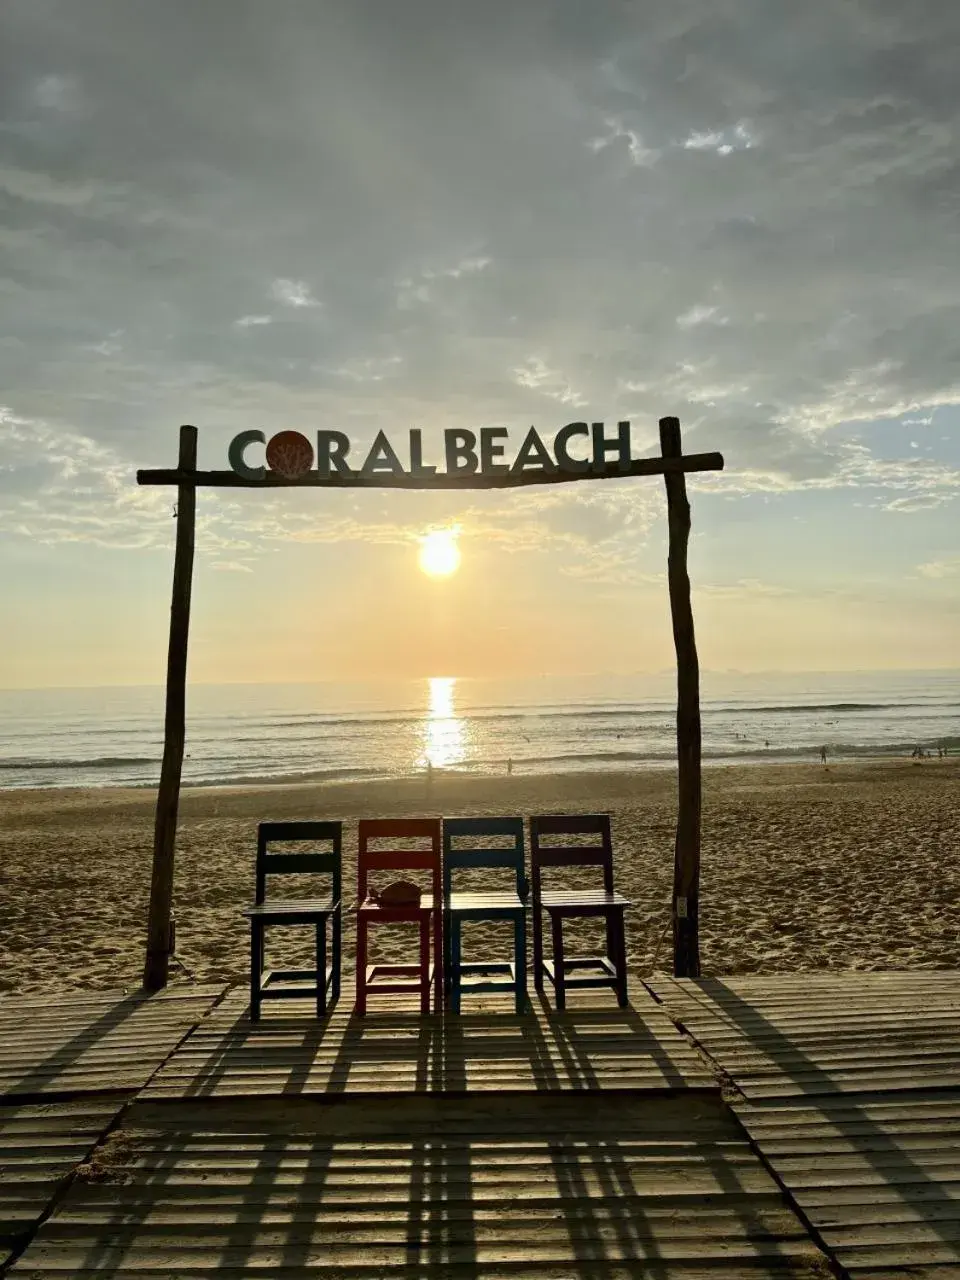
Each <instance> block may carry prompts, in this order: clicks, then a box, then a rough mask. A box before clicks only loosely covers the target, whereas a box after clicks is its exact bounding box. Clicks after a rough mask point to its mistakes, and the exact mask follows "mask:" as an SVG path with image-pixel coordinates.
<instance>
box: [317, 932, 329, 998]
mask: <svg viewBox="0 0 960 1280" xmlns="http://www.w3.org/2000/svg"><path fill="white" fill-rule="evenodd" d="M326 1012H327V917H326V916H324V917H323V919H322V920H318V921H317V1017H318V1018H322V1017H323V1016H324V1015H325V1014H326Z"/></svg>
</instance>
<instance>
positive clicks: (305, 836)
mask: <svg viewBox="0 0 960 1280" xmlns="http://www.w3.org/2000/svg"><path fill="white" fill-rule="evenodd" d="M342 832H343V826H342V824H341V823H339V822H261V823H260V825H259V827H258V828H257V883H256V894H255V899H254V904H253V906H252V907H248V908H247V910H246V911H244V913H243V914H244V915H245V916H246V917H247V918H248V919H249V921H250V1021H251V1022H257V1021H258V1020H259V1018H260V1005H261V1002H262V1001H263V1000H283V999H287V1000H289V999H297V998H301V999H302V998H303V997H304V996H308V997H310V996H312V997H313V998H314V999H315V1000H316V1002H317V1017H318V1018H322V1017H323V1016H324V1015H325V1013H326V1012H327V995H328V993H329V995H330V996H331V997H332V999H333V1000H337V999H338V998H339V996H340V950H341V947H340V939H341V903H340V880H341V845H342ZM288 841H289V842H297V843H301V842H302V843H304V844H307V845H309V846H311V849H310V852H305V853H279V852H277V853H272V852H271V851H270V845H271V844H275V843H280V842H283V843H286V842H288ZM325 845H326V846H329V851H328V850H327V849H325V848H324V847H323V846H325ZM318 846H320V847H319V849H318ZM302 873H305V874H309V875H316V874H317V873H326V874H328V875H329V876H330V892H329V894H326V895H324V896H323V897H321V898H275V897H268V896H267V876H271V877H273V876H285V877H290V876H292V875H297V874H302ZM328 921H329V922H331V924H332V930H331V934H332V936H331V939H330V941H331V947H330V950H331V951H332V952H333V954H332V956H331V963H330V964H328V963H327V922H328ZM267 925H313V926H314V930H315V933H316V945H317V959H316V968H315V969H274V970H269V969H264V932H265V930H266V927H267Z"/></svg>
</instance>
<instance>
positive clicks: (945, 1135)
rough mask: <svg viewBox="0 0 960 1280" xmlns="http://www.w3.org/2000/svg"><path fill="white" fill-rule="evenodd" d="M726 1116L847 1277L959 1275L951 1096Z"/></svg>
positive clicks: (957, 1141) (749, 1110) (830, 1101)
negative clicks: (746, 1135) (748, 1140)
mask: <svg viewBox="0 0 960 1280" xmlns="http://www.w3.org/2000/svg"><path fill="white" fill-rule="evenodd" d="M919 1079H920V1080H922V1077H920V1078H919ZM735 1110H736V1114H737V1116H738V1117H739V1119H740V1120H741V1122H742V1123H743V1125H744V1126H745V1128H746V1129H747V1131H748V1133H749V1134H750V1136H751V1138H752V1139H753V1140H754V1142H755V1143H756V1144H757V1146H758V1147H759V1149H760V1151H761V1152H762V1153H763V1156H764V1159H765V1160H766V1161H768V1163H769V1165H770V1167H771V1168H772V1169H773V1171H774V1173H775V1174H776V1175H777V1177H778V1178H780V1179H781V1180H782V1182H783V1183H784V1185H785V1186H786V1187H788V1188H789V1190H790V1193H791V1195H792V1196H793V1198H794V1200H795V1202H796V1203H797V1205H799V1207H800V1209H801V1210H802V1211H803V1212H804V1213H805V1214H806V1215H807V1217H808V1219H809V1220H810V1222H812V1223H813V1225H814V1227H815V1228H816V1230H817V1231H818V1232H819V1234H820V1236H821V1238H822V1239H823V1241H824V1242H825V1243H826V1245H827V1246H828V1248H829V1249H830V1251H831V1252H832V1253H833V1254H834V1256H835V1257H836V1258H837V1259H838V1260H839V1261H840V1262H841V1263H842V1265H843V1267H844V1269H845V1270H846V1271H847V1273H848V1274H850V1275H851V1276H856V1277H862V1278H863V1280H892V1277H894V1276H927V1275H929V1276H930V1277H931V1280H945V1278H946V1277H947V1276H952V1277H956V1276H960V1091H957V1092H954V1093H942V1092H939V1091H936V1090H934V1091H931V1092H930V1093H929V1094H927V1093H923V1092H918V1093H908V1092H897V1093H885V1094H881V1095H879V1096H876V1095H871V1094H864V1095H857V1096H851V1095H849V1094H838V1095H835V1096H833V1097H820V1098H816V1099H812V1100H810V1101H809V1102H801V1101H799V1100H793V1099H790V1100H788V1101H785V1102H778V1103H776V1104H774V1103H765V1104H764V1103H761V1104H757V1105H750V1104H745V1105H743V1106H738V1107H736V1108H735Z"/></svg>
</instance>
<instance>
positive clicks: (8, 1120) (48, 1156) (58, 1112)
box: [0, 1096, 123, 1263]
mask: <svg viewBox="0 0 960 1280" xmlns="http://www.w3.org/2000/svg"><path fill="white" fill-rule="evenodd" d="M122 1105H123V1098H122V1097H113V1098H111V1097H106V1096H98V1097H96V1098H83V1099H80V1100H79V1101H77V1100H74V1101H71V1102H47V1103H45V1104H43V1105H42V1106H37V1105H30V1106H0V1263H2V1262H3V1260H4V1258H5V1257H6V1255H7V1254H8V1253H9V1251H10V1250H11V1249H12V1248H13V1246H14V1244H15V1243H16V1240H17V1238H18V1237H19V1236H21V1235H23V1234H24V1233H25V1232H27V1231H29V1230H31V1229H32V1227H33V1226H34V1225H35V1224H36V1223H37V1222H39V1220H40V1217H41V1215H42V1214H43V1213H44V1211H45V1209H46V1207H47V1205H48V1204H49V1203H50V1202H51V1201H52V1200H53V1198H54V1196H55V1195H56V1193H57V1191H58V1190H59V1189H60V1187H61V1186H63V1184H64V1183H65V1182H66V1179H67V1178H68V1177H69V1176H70V1175H71V1174H72V1173H73V1171H74V1169H76V1168H77V1166H78V1165H80V1164H82V1162H83V1161H84V1160H85V1159H86V1157H87V1156H88V1155H89V1153H90V1151H91V1150H92V1149H93V1147H94V1146H95V1145H96V1144H97V1142H99V1140H100V1138H101V1137H102V1136H103V1134H104V1132H105V1131H106V1129H107V1126H108V1125H109V1124H110V1123H111V1122H112V1121H113V1119H114V1117H115V1116H116V1115H117V1114H118V1112H119V1111H120V1108H121V1106H122Z"/></svg>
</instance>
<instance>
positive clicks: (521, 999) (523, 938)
mask: <svg viewBox="0 0 960 1280" xmlns="http://www.w3.org/2000/svg"><path fill="white" fill-rule="evenodd" d="M513 964H514V969H515V972H516V987H515V990H516V1010H517V1013H524V1012H525V1011H526V1007H527V913H526V911H520V912H518V913H517V918H516V921H515V922H514V933H513Z"/></svg>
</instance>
